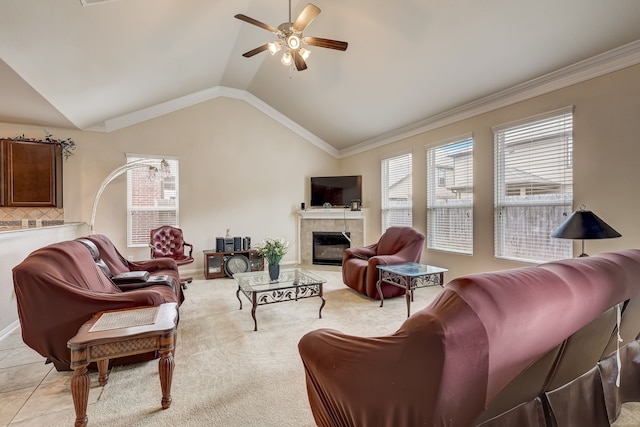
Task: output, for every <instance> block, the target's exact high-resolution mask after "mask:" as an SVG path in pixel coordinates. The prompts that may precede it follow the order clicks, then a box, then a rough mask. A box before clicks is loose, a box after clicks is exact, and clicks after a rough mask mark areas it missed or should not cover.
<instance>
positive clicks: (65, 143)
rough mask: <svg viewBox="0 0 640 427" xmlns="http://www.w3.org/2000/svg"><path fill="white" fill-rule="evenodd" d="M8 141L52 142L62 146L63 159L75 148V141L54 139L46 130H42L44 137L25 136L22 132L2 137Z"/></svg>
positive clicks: (70, 154)
mask: <svg viewBox="0 0 640 427" xmlns="http://www.w3.org/2000/svg"><path fill="white" fill-rule="evenodd" d="M2 139H8V140H10V141H21V142H38V143H40V144H54V145H57V146H59V147H60V148H62V156H63V157H64V159H65V160H67V159H68V158H69V157H71V156H72V155H73V153H72V151H73V150H75V149H76V143H75V142H73V140H72V139H71V138H67V139H56V138H54V137H53V135H51V134H50V133H49V132H48V131H44V139H35V138H27V137H26V136H24V134H22V135H20V136H16V137H15V138H2Z"/></svg>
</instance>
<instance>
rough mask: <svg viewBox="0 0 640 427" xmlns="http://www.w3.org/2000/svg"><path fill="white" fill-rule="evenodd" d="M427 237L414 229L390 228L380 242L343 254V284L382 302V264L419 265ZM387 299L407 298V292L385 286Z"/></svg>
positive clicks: (383, 286)
mask: <svg viewBox="0 0 640 427" xmlns="http://www.w3.org/2000/svg"><path fill="white" fill-rule="evenodd" d="M424 239H425V237H424V234H422V233H420V232H419V231H417V230H415V229H413V228H411V227H389V228H388V229H387V231H385V233H384V234H383V235H382V237H380V240H378V243H375V244H373V245H369V246H365V247H363V248H349V249H347V250H345V251H344V254H343V255H342V281H343V282H344V284H345V285H347V286H349V287H350V288H352V289H354V290H356V291H358V292H359V293H361V294H363V295H366V296H368V297H370V298H374V299H380V296H379V295H378V290H377V289H376V282H377V281H378V271H377V270H378V269H377V267H376V266H378V265H389V264H400V263H403V262H419V261H420V256H422V248H423V246H424ZM381 290H382V293H383V294H384V297H385V298H390V297H395V296H398V295H404V292H405V291H404V289H401V288H399V287H397V286H392V285H384V284H383V285H382V287H381Z"/></svg>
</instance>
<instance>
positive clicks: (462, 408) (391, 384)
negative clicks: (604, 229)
mask: <svg viewBox="0 0 640 427" xmlns="http://www.w3.org/2000/svg"><path fill="white" fill-rule="evenodd" d="M618 310H620V314H619V313H618ZM619 316H620V328H619V329H618V327H617V325H618V317H619ZM618 332H619V335H618ZM639 333H640V250H632V249H629V250H624V251H619V252H611V253H605V254H600V255H597V256H592V257H586V258H577V259H570V260H563V261H557V262H550V263H545V264H541V265H539V266H535V267H525V268H518V269H512V270H505V271H497V272H490V273H481V274H474V275H469V276H465V277H460V278H457V279H454V280H453V281H451V282H449V283H448V284H447V285H446V286H445V287H444V289H443V290H442V292H441V293H440V294H439V296H438V297H437V298H436V299H435V300H434V301H433V302H432V303H431V304H429V305H428V306H427V307H425V308H424V309H422V310H420V311H419V312H417V313H415V314H414V315H412V316H411V317H410V318H408V319H407V320H406V321H405V322H404V323H403V324H402V325H401V326H400V328H399V329H398V330H397V331H396V332H395V333H393V334H390V335H387V336H381V337H371V338H365V337H356V336H350V335H347V334H344V333H341V332H340V331H337V330H332V329H319V330H315V331H312V332H309V333H307V334H306V335H304V336H303V337H302V339H301V340H300V342H299V345H298V348H299V351H300V355H301V357H302V360H303V363H304V367H305V372H306V380H307V391H308V397H309V402H310V405H311V409H312V412H313V416H314V418H315V421H316V423H317V424H318V425H319V426H399V425H406V426H418V425H420V426H422V425H425V426H464V427H466V426H482V427H489V426H519V427H523V426H524V427H527V426H539V427H541V426H545V427H546V426H581V427H582V426H594V427H595V426H598V427H599V426H604V425H609V424H610V423H612V422H613V421H615V419H616V418H617V417H618V415H619V413H620V407H621V403H623V402H627V401H640V342H639V341H637V339H638V335H639ZM618 336H620V338H621V339H622V342H619V340H618ZM618 346H620V349H619V350H618ZM617 357H620V364H618V362H617V360H616V359H617ZM618 373H619V374H620V377H619V386H618V385H616V382H617V380H618Z"/></svg>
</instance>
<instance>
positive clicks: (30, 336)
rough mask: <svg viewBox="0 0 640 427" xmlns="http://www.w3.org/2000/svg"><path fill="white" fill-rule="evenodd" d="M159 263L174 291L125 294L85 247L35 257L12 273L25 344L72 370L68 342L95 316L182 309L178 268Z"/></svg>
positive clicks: (62, 245) (63, 245) (58, 247)
mask: <svg viewBox="0 0 640 427" xmlns="http://www.w3.org/2000/svg"><path fill="white" fill-rule="evenodd" d="M155 261H156V262H158V261H161V260H155ZM161 262H162V263H166V264H164V269H160V270H159V271H163V274H170V275H172V276H173V278H172V281H173V282H174V283H175V285H172V286H167V284H166V283H164V284H157V285H151V286H148V285H146V284H145V285H144V287H142V288H140V289H132V290H130V291H127V292H124V291H123V290H121V289H120V288H118V287H117V286H116V285H115V284H114V283H113V282H112V281H111V280H110V279H109V278H108V277H107V275H105V274H104V272H103V271H102V270H101V269H100V268H99V267H98V266H97V265H96V263H95V261H94V258H93V256H92V255H91V253H90V252H89V250H88V249H87V247H86V246H85V245H84V244H82V243H80V242H78V241H65V242H59V243H55V244H52V245H49V246H45V247H43V248H40V249H38V250H36V251H34V252H32V253H31V254H29V255H28V256H27V257H26V258H25V259H24V260H23V261H22V262H21V263H20V264H18V265H17V266H15V267H14V268H13V283H14V289H15V294H16V299H17V305H18V316H19V319H20V326H21V329H22V338H23V341H24V342H25V344H27V345H28V346H29V347H31V348H32V349H34V350H35V351H37V352H38V353H39V354H40V355H42V356H43V357H46V358H47V359H48V361H50V362H53V363H54V366H55V368H56V369H57V370H58V371H63V370H69V364H70V351H69V349H68V348H67V341H68V340H69V339H70V338H71V337H73V336H74V335H75V334H76V333H77V331H78V329H79V328H80V326H81V325H82V324H83V323H84V322H86V321H87V320H89V319H90V318H91V316H92V315H93V314H94V313H97V312H99V311H104V310H115V309H121V308H129V307H139V306H159V305H161V304H164V303H167V302H176V303H178V304H180V303H181V301H182V293H181V289H180V285H179V283H180V282H179V276H178V273H177V267H175V262H174V261H173V260H168V259H165V260H162V261H161ZM171 263H173V264H171ZM172 265H173V267H175V269H172V267H171V266H172ZM153 357H156V354H155V353H150V354H146V355H143V356H139V357H133V358H123V359H120V360H115V361H112V365H113V364H120V363H130V362H136V361H141V360H148V359H151V358H153Z"/></svg>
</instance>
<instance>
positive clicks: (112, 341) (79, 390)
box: [67, 303, 178, 427]
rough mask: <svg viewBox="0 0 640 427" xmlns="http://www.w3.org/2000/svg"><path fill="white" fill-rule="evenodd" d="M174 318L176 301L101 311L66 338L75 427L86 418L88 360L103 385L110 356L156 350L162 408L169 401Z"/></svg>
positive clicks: (116, 356) (176, 317)
mask: <svg viewBox="0 0 640 427" xmlns="http://www.w3.org/2000/svg"><path fill="white" fill-rule="evenodd" d="M177 319H178V308H177V304H176V303H167V304H162V305H160V306H159V307H136V308H129V309H123V310H111V311H101V312H99V313H96V314H94V315H93V317H92V318H91V319H90V320H88V321H87V322H85V323H84V324H83V325H82V326H81V327H80V329H79V330H78V333H77V334H76V335H75V336H74V337H73V338H71V339H70V340H69V341H68V342H67V347H69V348H70V349H71V368H72V369H73V377H72V379H71V394H72V396H73V405H74V407H75V411H76V422H75V425H76V426H77V427H78V426H83V427H84V426H86V425H87V422H88V418H87V402H88V399H89V373H88V371H87V366H88V365H89V363H91V362H97V365H98V375H99V376H98V382H99V383H100V385H105V384H106V383H107V381H108V379H109V376H108V373H107V369H108V367H109V359H115V358H118V357H124V356H132V355H135V354H142V353H149V352H152V351H158V352H159V353H160V360H159V362H158V371H159V374H160V387H161V389H162V400H161V405H162V409H167V408H168V407H169V406H170V405H171V380H172V377H173V366H174V362H173V351H174V348H175V336H176V322H177Z"/></svg>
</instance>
